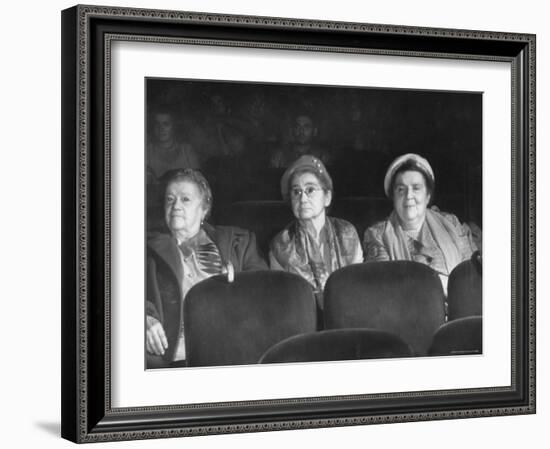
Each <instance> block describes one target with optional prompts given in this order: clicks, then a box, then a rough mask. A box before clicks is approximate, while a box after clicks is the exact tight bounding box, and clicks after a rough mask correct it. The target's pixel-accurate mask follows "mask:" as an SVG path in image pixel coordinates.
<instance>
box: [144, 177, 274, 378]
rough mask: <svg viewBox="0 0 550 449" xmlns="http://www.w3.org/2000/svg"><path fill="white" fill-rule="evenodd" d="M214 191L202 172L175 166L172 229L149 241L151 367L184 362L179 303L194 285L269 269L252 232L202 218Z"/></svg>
mask: <svg viewBox="0 0 550 449" xmlns="http://www.w3.org/2000/svg"><path fill="white" fill-rule="evenodd" d="M211 207H212V193H211V190H210V186H209V185H208V182H207V181H206V179H205V178H204V177H203V175H202V174H201V173H200V172H199V171H196V170H193V169H185V170H177V171H175V172H174V173H172V174H171V175H170V176H169V178H168V180H167V184H166V190H165V196H164V218H165V221H166V225H167V226H168V229H169V231H170V233H169V234H161V235H158V236H156V237H154V238H152V239H151V240H150V241H149V242H148V248H147V259H148V260H147V265H148V266H147V269H148V273H147V298H146V349H147V354H148V356H147V366H148V367H149V368H155V367H157V368H159V367H169V366H185V342H184V338H183V327H184V323H183V317H182V310H183V301H184V300H185V296H186V294H187V292H188V291H189V290H190V289H191V287H192V286H193V285H195V284H196V283H198V282H200V281H202V280H203V279H206V278H208V277H210V276H213V275H216V274H221V273H223V272H224V270H225V269H226V267H227V266H228V265H232V267H233V269H234V270H235V271H236V272H238V271H247V270H261V269H267V264H266V263H265V261H264V260H263V259H261V258H260V256H259V255H258V252H257V249H256V241H255V237H254V235H253V234H252V233H250V232H248V231H245V230H243V229H238V228H233V227H222V226H211V225H209V224H208V223H206V222H205V219H206V218H207V217H208V215H209V213H210V209H211Z"/></svg>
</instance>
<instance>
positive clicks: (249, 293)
mask: <svg viewBox="0 0 550 449" xmlns="http://www.w3.org/2000/svg"><path fill="white" fill-rule="evenodd" d="M183 313H184V323H185V327H184V333H185V346H186V354H187V365H188V366H220V365H239V364H250V363H257V362H258V360H259V358H260V357H261V356H262V354H263V353H264V352H265V351H266V350H267V349H268V348H270V347H271V346H273V345H274V344H275V343H277V342H279V341H281V340H284V339H285V338H288V337H290V336H292V335H297V334H302V333H307V332H313V331H315V329H316V320H317V316H316V304H315V299H314V297H313V292H312V289H311V287H310V285H309V284H308V283H307V281H305V280H304V279H302V278H301V277H299V276H297V275H294V274H291V273H286V272H275V271H254V272H242V273H237V274H235V280H234V282H228V280H227V277H226V276H214V277H211V278H209V279H206V280H204V281H202V282H200V283H198V284H197V285H195V286H194V287H193V288H191V290H190V291H189V293H188V294H187V297H186V298H185V301H184V307H183Z"/></svg>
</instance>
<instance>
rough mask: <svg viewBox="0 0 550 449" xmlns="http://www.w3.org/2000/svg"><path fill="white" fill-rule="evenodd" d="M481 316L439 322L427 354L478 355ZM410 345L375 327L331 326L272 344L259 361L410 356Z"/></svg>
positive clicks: (310, 360) (284, 361)
mask: <svg viewBox="0 0 550 449" xmlns="http://www.w3.org/2000/svg"><path fill="white" fill-rule="evenodd" d="M481 329H482V318H481V316H471V317H465V318H459V319H457V320H454V321H450V322H448V323H445V324H442V325H441V327H439V328H438V329H437V331H436V332H435V334H434V335H433V337H432V340H431V344H430V348H429V350H428V354H427V355H430V356H443V355H465V354H481V352H482V332H481ZM413 355H414V353H413V351H412V349H411V347H410V346H409V345H408V344H407V343H405V341H403V339H401V338H399V337H398V336H397V335H395V334H392V333H390V332H384V331H380V330H377V329H332V330H325V331H319V332H311V333H308V334H301V335H295V336H293V337H289V338H287V339H286V340H283V341H281V342H279V343H276V344H275V345H273V346H272V347H271V348H269V349H268V350H267V351H266V352H265V353H264V354H263V355H262V356H261V358H260V360H259V363H291V362H329V361H336V360H361V359H380V358H387V357H393V358H396V357H400V358H401V357H411V356H413Z"/></svg>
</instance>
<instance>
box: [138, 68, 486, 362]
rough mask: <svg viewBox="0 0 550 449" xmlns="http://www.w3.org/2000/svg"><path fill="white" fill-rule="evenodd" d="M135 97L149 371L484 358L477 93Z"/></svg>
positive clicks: (296, 91)
mask: <svg viewBox="0 0 550 449" xmlns="http://www.w3.org/2000/svg"><path fill="white" fill-rule="evenodd" d="M144 84H145V98H146V104H145V106H144V116H145V134H146V135H145V136H144V145H145V148H146V151H145V155H146V160H145V161H144V177H146V192H144V196H145V197H146V217H145V225H144V227H145V236H146V246H147V251H146V259H147V260H146V262H145V264H146V284H147V285H146V297H145V309H144V310H145V316H144V320H145V337H144V340H145V344H144V354H145V366H146V368H147V369H160V368H183V367H201V366H226V365H249V364H258V363H259V364H265V363H289V362H302V363H305V362H322V361H325V362H326V361H338V360H361V359H378V358H402V357H428V356H447V355H449V356H459V355H460V356H476V355H480V354H482V353H483V350H482V228H483V213H482V212H483V207H482V193H483V182H482V155H483V148H482V128H483V127H482V116H483V93H482V92H468V91H442V90H418V89H404V88H401V89H397V88H395V89H389V88H374V87H363V86H361V87H357V86H330V85H311V84H309V85H308V84H283V83H251V82H236V81H212V80H196V79H172V78H170V79H168V78H146V79H145V80H144Z"/></svg>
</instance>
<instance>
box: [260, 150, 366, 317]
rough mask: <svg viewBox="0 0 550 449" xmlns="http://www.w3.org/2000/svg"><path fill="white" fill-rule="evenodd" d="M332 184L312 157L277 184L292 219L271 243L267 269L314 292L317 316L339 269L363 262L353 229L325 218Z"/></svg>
mask: <svg viewBox="0 0 550 449" xmlns="http://www.w3.org/2000/svg"><path fill="white" fill-rule="evenodd" d="M332 192H333V187H332V179H331V177H330V175H329V174H328V172H327V170H326V168H325V166H324V165H323V163H322V162H321V161H320V160H319V159H317V158H316V157H314V156H309V155H306V156H302V157H300V158H299V159H297V160H296V161H295V162H294V163H293V164H292V165H291V166H290V167H288V168H287V170H286V171H285V173H284V174H283V177H282V178H281V193H282V195H283V198H284V199H285V201H289V203H290V207H291V208H292V213H293V214H294V217H296V219H295V220H294V221H293V222H292V223H290V224H289V225H287V226H286V227H285V228H284V229H283V230H282V231H281V232H279V233H278V234H277V235H276V236H275V237H274V239H273V240H272V241H271V245H270V251H269V262H270V266H271V269H273V270H284V271H289V272H291V273H296V274H298V275H300V276H302V277H303V278H305V279H306V280H307V281H308V282H309V283H310V284H311V285H312V287H313V289H314V292H315V296H316V298H317V305H318V307H319V308H320V311H321V312H322V310H323V300H322V292H323V288H324V287H325V283H326V281H327V278H328V277H329V275H330V274H331V273H332V272H333V271H335V270H337V269H338V268H341V267H345V266H346V265H351V264H353V263H361V262H363V251H362V249H361V242H360V240H359V237H358V235H357V231H356V230H355V228H354V227H353V225H352V224H351V223H348V222H347V221H345V220H341V219H339V218H333V217H328V216H327V215H326V211H327V208H328V207H329V206H330V203H331V201H332Z"/></svg>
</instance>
